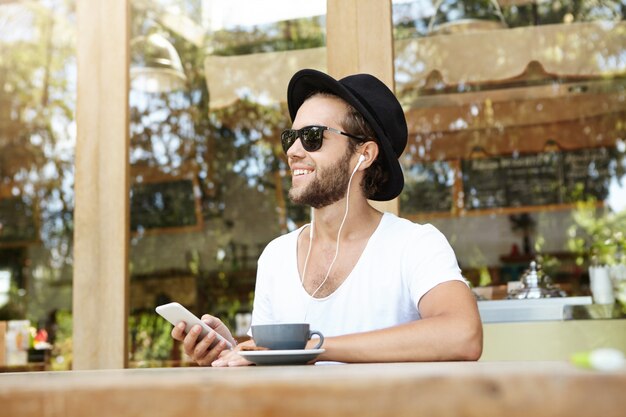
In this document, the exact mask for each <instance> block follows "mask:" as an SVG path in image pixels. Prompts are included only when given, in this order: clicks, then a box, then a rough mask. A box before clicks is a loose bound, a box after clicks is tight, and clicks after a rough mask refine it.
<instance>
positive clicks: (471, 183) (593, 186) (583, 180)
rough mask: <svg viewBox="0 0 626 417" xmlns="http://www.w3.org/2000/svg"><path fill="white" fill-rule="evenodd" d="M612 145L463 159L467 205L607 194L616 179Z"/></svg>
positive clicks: (505, 204) (480, 206) (535, 202)
mask: <svg viewBox="0 0 626 417" xmlns="http://www.w3.org/2000/svg"><path fill="white" fill-rule="evenodd" d="M614 153H615V152H614V150H613V149H611V148H594V149H583V150H576V151H566V152H543V153H538V154H526V155H513V156H507V157H497V158H484V159H472V160H463V161H461V170H462V172H463V190H464V191H465V199H464V204H465V209H466V210H477V209H485V208H494V207H521V206H538V205H551V204H561V203H568V202H573V201H576V200H580V199H581V198H585V197H586V196H594V197H596V198H597V199H598V200H604V199H605V198H606V196H607V194H608V186H609V182H610V179H611V172H610V166H611V160H613V159H614V158H615V155H614Z"/></svg>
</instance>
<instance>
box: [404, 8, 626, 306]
mask: <svg viewBox="0 0 626 417" xmlns="http://www.w3.org/2000/svg"><path fill="white" fill-rule="evenodd" d="M463 3H465V4H470V3H472V2H463ZM618 3H620V2H610V1H609V2H586V1H561V2H528V3H524V2H507V5H506V6H505V7H504V8H503V17H504V19H505V21H506V23H507V25H508V26H509V28H510V29H504V30H499V31H498V34H497V36H494V35H493V34H494V32H490V31H484V32H474V33H472V35H471V36H466V35H460V34H454V33H451V34H448V35H446V36H439V35H434V36H427V35H428V33H427V32H425V31H424V22H426V21H429V19H433V17H434V16H435V15H436V10H430V9H428V8H425V9H424V10H425V11H423V12H422V14H421V15H417V14H415V8H413V9H411V7H410V6H411V5H413V4H420V2H419V1H414V2H406V1H403V2H400V1H398V2H394V13H393V16H394V22H395V23H396V27H395V34H396V38H395V45H394V47H395V52H396V53H395V71H396V92H397V94H398V96H399V98H400V100H401V102H402V103H403V105H404V107H405V110H406V115H407V119H408V121H409V126H410V132H409V144H408V147H407V152H406V154H405V156H404V161H405V163H404V168H405V173H406V177H407V186H406V188H405V191H404V192H403V195H401V198H400V203H401V213H402V214H403V215H405V216H408V217H411V218H413V219H415V220H417V221H420V222H426V221H428V222H432V223H433V224H435V225H436V226H437V227H438V228H439V229H440V230H441V231H442V232H443V233H444V234H446V235H447V236H448V238H449V239H450V241H451V243H452V245H453V247H454V249H455V252H456V254H457V257H458V258H459V262H460V264H461V266H462V268H463V269H464V272H465V273H466V275H467V277H468V278H469V279H470V280H471V281H472V282H473V283H474V284H479V283H480V282H487V281H491V282H492V283H493V284H496V285H497V284H504V283H506V281H508V280H515V279H517V278H519V273H520V272H521V271H523V270H524V269H525V268H527V267H528V263H529V262H530V260H531V259H534V258H535V257H537V256H540V260H541V261H542V262H543V263H544V267H546V268H548V271H547V272H548V274H549V275H550V276H552V278H553V279H555V280H557V282H560V283H561V284H562V285H563V286H564V288H565V289H566V291H568V294H569V295H584V294H588V293H589V288H588V273H587V266H588V265H589V263H590V262H592V261H593V260H594V259H602V262H615V260H614V259H613V261H611V259H612V257H611V256H610V255H611V254H612V255H615V253H617V252H618V251H619V250H620V248H623V245H624V244H625V243H626V242H624V236H626V229H624V224H625V223H624V222H623V221H622V219H623V217H624V216H625V215H626V214H624V213H625V212H624V208H625V207H626V204H624V201H626V199H624V195H626V185H625V184H624V181H623V180H624V175H625V162H626V161H625V160H624V156H625V155H624V152H625V150H626V147H625V146H624V135H625V132H626V125H624V122H623V120H625V118H624V117H625V116H626V113H624V104H623V103H624V101H626V84H625V83H624V79H623V74H624V73H626V64H625V63H624V60H623V56H624V54H625V53H626V45H625V44H624V42H623V33H624V30H625V29H626V26H625V22H624V21H623V20H621V19H623V15H622V13H623V6H619V5H618ZM598 21H602V24H598ZM529 45H530V47H529ZM424 200H432V201H431V202H427V203H425V202H424ZM509 216H523V217H524V218H527V219H529V222H532V224H533V225H534V226H533V228H532V229H529V230H526V231H525V232H524V234H523V236H522V234H520V233H519V230H518V229H519V228H516V227H513V226H512V225H511V222H510V221H509ZM527 242H532V244H528V243H527ZM522 247H523V248H524V249H521V248H522ZM613 258H615V257H614V256H613ZM485 276H487V277H488V278H489V279H485Z"/></svg>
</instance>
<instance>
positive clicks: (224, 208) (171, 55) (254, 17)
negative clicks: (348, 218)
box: [130, 0, 326, 366]
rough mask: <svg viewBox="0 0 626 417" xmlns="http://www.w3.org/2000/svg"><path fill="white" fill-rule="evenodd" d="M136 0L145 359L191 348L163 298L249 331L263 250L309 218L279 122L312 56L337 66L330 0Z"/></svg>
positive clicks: (134, 111) (138, 267) (140, 324)
mask: <svg viewBox="0 0 626 417" xmlns="http://www.w3.org/2000/svg"><path fill="white" fill-rule="evenodd" d="M145 3H146V2H133V4H132V6H133V9H132V37H133V39H132V41H131V61H132V65H131V69H130V71H131V91H130V106H131V120H130V132H131V149H130V163H131V177H132V178H131V229H132V230H131V234H132V236H131V241H130V271H131V289H130V309H131V316H130V341H131V346H130V350H131V366H150V365H155V364H156V365H160V366H161V365H164V364H169V363H171V362H169V361H178V360H181V359H182V357H181V354H180V347H179V346H177V345H174V344H173V343H172V340H171V338H170V336H169V334H170V330H171V326H170V325H169V324H168V323H167V322H165V321H164V320H162V319H161V318H160V317H158V316H156V315H155V313H154V308H155V307H156V306H157V305H159V304H162V303H165V302H168V301H177V302H179V303H181V304H183V305H185V306H186V307H187V308H188V309H189V310H191V311H192V312H194V313H196V314H198V315H201V314H203V313H211V314H214V315H217V316H219V317H220V318H221V319H222V320H223V321H225V322H226V323H227V324H228V325H229V327H230V328H231V329H233V331H234V332H235V333H236V334H237V335H239V336H244V335H245V332H246V331H247V327H246V323H247V320H248V315H249V313H250V311H251V301H252V297H253V290H254V282H255V277H256V261H257V258H258V256H259V255H260V253H261V250H262V249H263V248H264V247H265V245H266V244H267V243H268V242H269V241H270V240H271V239H273V238H274V237H276V236H277V235H279V234H282V233H284V232H286V231H288V230H292V229H294V228H295V227H297V226H298V225H300V224H302V223H303V222H306V221H307V220H308V213H307V212H306V211H305V210H303V209H301V208H296V207H292V205H291V204H290V202H289V200H288V199H287V198H286V190H288V183H287V181H288V178H289V176H288V175H287V165H286V160H285V158H284V155H283V152H282V149H281V146H280V141H279V138H278V136H279V132H280V131H281V130H282V129H284V128H286V127H287V126H289V125H290V120H289V116H288V113H287V109H286V103H285V102H284V101H285V96H286V88H287V83H288V81H289V78H290V77H291V75H292V74H293V73H294V72H295V71H296V70H297V69H299V68H304V67H311V68H319V69H325V67H326V52H325V48H324V46H325V32H326V30H325V14H326V2H325V1H276V0H275V1H266V2H257V1H243V0H240V1H212V2H206V1H190V0H186V1H162V2H157V3H150V4H147V3H146V4H145Z"/></svg>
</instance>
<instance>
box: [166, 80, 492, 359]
mask: <svg viewBox="0 0 626 417" xmlns="http://www.w3.org/2000/svg"><path fill="white" fill-rule="evenodd" d="M287 101H288V105H289V113H290V115H291V118H292V120H293V129H289V130H286V131H285V132H283V134H282V135H281V141H282V145H283V149H284V150H285V152H286V155H287V159H288V162H289V167H290V168H291V173H292V187H291V190H290V191H289V195H290V198H291V199H292V200H293V201H294V202H296V203H299V204H306V205H309V206H311V207H313V209H314V211H313V214H314V215H313V216H312V221H311V224H309V225H305V226H303V227H301V228H300V229H298V230H296V231H293V232H291V233H288V234H286V235H284V236H281V237H279V238H277V239H275V240H274V241H272V242H271V243H270V244H269V245H268V246H267V247H266V248H265V250H264V252H263V254H262V255H261V257H260V258H259V264H258V273H257V283H256V290H255V299H254V307H253V313H252V324H253V325H254V324H265V323H280V322H307V323H310V324H311V328H313V329H316V330H320V331H321V332H322V333H323V334H324V335H325V337H326V339H325V342H324V346H323V347H324V349H325V352H324V353H322V354H321V355H320V356H319V357H318V358H317V359H318V360H322V361H338V362H403V361H444V360H477V359H478V358H479V357H480V355H481V353H482V325H481V322H480V317H479V314H478V309H477V306H476V301H475V298H474V296H473V294H472V292H471V291H470V290H469V288H468V286H467V285H466V283H465V281H464V279H463V278H462V276H461V273H460V270H459V267H458V264H457V261H456V257H455V255H454V252H453V251H452V248H451V247H450V245H449V244H448V242H447V240H446V239H445V237H444V236H443V235H442V234H441V233H440V232H439V231H438V230H437V229H435V228H434V227H433V226H431V225H418V224H415V223H412V222H409V221H408V220H405V219H400V218H398V217H396V216H394V215H392V214H389V213H385V214H383V213H381V212H379V211H378V210H375V209H374V208H372V207H371V206H370V205H369V203H368V202H367V199H372V200H390V199H393V198H395V197H396V196H398V195H399V194H400V191H401V190H402V187H403V185H404V178H403V175H402V170H401V167H400V164H399V162H398V158H399V156H400V155H401V154H402V152H403V150H404V148H405V146H406V142H407V127H406V120H405V117H404V113H403V111H402V108H401V107H400V104H399V103H398V100H397V99H396V98H395V96H394V95H393V93H392V92H391V91H390V90H389V89H388V88H387V87H386V86H385V85H384V84H383V83H382V82H381V81H379V80H378V79H376V78H375V77H373V76H371V75H368V74H358V75H352V76H349V77H346V78H343V79H341V80H338V81H337V80H335V79H333V78H332V77H330V76H328V75H326V74H324V73H321V72H319V71H315V70H302V71H299V72H297V73H296V74H295V75H294V76H293V78H292V79H291V81H290V83H289V87H288V91H287ZM292 254H293V255H296V256H293V255H292ZM202 319H203V320H204V321H206V322H207V324H209V326H211V327H212V328H213V329H215V331H216V332H218V333H220V334H222V335H223V336H224V337H226V338H227V339H228V340H229V341H231V342H234V340H233V337H232V335H231V334H230V332H229V331H228V329H227V328H226V327H225V326H224V325H223V324H222V323H221V321H219V319H217V318H215V317H212V316H209V315H205V316H203V317H202ZM184 328H185V326H184V324H183V323H181V324H179V325H178V326H176V327H175V328H174V329H173V330H172V337H174V338H175V339H176V340H181V341H183V346H184V350H185V352H186V353H187V354H188V355H189V356H191V357H192V358H193V359H194V360H195V361H196V362H197V363H199V364H200V365H213V366H237V365H247V364H250V362H248V361H247V360H245V359H244V358H242V357H241V356H240V355H239V354H238V352H239V349H241V345H240V346H239V347H237V348H235V349H233V350H232V351H229V350H225V344H224V343H223V342H222V343H221V344H218V345H217V346H216V347H214V348H213V349H209V346H210V345H211V343H212V342H213V341H214V339H215V334H214V333H213V332H211V333H210V334H209V335H208V336H206V337H205V338H204V339H202V340H198V334H199V330H200V329H199V326H196V328H194V329H192V330H191V331H190V333H189V334H187V335H185V334H184ZM315 342H316V341H315V340H313V341H310V344H311V345H313V344H314V343H315ZM244 343H245V344H248V345H253V344H254V342H253V341H248V342H244ZM244 343H242V345H244Z"/></svg>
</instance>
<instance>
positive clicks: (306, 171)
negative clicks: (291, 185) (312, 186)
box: [293, 169, 313, 177]
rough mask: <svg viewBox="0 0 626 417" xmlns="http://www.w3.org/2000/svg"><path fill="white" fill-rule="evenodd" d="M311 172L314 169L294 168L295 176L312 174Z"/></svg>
mask: <svg viewBox="0 0 626 417" xmlns="http://www.w3.org/2000/svg"><path fill="white" fill-rule="evenodd" d="M311 172H313V170H312V169H294V170H293V176H294V177H299V176H300V175H306V174H310V173H311Z"/></svg>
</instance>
